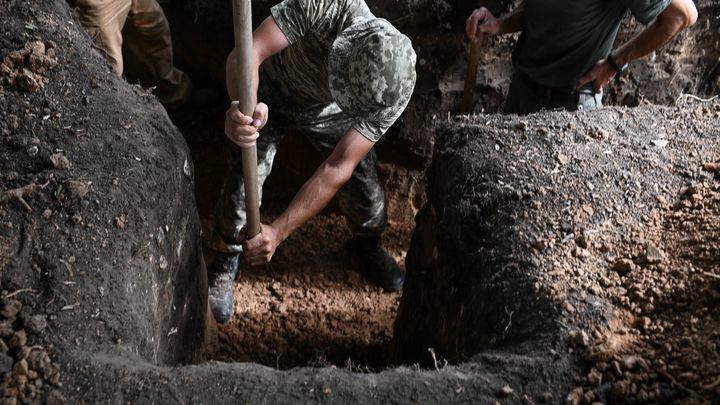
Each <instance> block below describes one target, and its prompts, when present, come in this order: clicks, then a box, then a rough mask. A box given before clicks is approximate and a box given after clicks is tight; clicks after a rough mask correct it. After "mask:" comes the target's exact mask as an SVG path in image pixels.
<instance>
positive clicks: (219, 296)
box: [208, 253, 240, 323]
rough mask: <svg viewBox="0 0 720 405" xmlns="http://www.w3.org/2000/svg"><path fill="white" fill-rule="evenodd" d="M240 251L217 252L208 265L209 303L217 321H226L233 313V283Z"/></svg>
mask: <svg viewBox="0 0 720 405" xmlns="http://www.w3.org/2000/svg"><path fill="white" fill-rule="evenodd" d="M239 256H240V255H239V254H238V253H231V254H228V253H216V254H215V259H214V260H213V262H212V264H211V265H210V266H209V267H208V303H209V305H210V310H211V311H212V314H213V316H214V317H215V321H217V322H219V323H225V322H227V321H229V320H230V318H231V317H232V314H233V283H234V282H235V278H236V277H237V274H238V258H239Z"/></svg>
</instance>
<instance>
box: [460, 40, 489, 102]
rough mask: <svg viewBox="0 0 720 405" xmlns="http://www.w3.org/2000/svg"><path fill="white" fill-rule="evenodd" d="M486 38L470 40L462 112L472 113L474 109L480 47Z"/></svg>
mask: <svg viewBox="0 0 720 405" xmlns="http://www.w3.org/2000/svg"><path fill="white" fill-rule="evenodd" d="M484 40H485V38H480V40H479V41H477V42H470V51H469V52H468V61H467V74H466V75H465V88H464V89H463V98H462V104H460V113H461V114H470V113H471V112H472V110H473V95H474V94H475V78H476V76H477V67H478V59H479V58H480V47H481V46H482V43H483V41H484Z"/></svg>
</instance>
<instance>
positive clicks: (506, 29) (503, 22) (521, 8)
mask: <svg viewBox="0 0 720 405" xmlns="http://www.w3.org/2000/svg"><path fill="white" fill-rule="evenodd" d="M524 29H525V3H520V5H518V6H517V7H516V8H515V9H514V10H513V11H512V12H510V13H509V14H505V15H504V16H502V17H501V18H500V32H498V34H510V33H513V32H518V31H523V30H524Z"/></svg>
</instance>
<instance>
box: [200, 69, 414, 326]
mask: <svg viewBox="0 0 720 405" xmlns="http://www.w3.org/2000/svg"><path fill="white" fill-rule="evenodd" d="M261 83H262V79H261ZM276 94H277V93H276ZM265 99H266V100H268V99H267V98H265ZM269 101H270V100H269ZM270 105H279V104H275V103H272V104H270ZM274 111H275V112H274V113H271V114H272V115H271V116H272V124H270V123H269V124H268V125H267V126H266V127H265V128H263V130H262V131H261V135H260V138H259V139H258V141H257V152H258V183H259V187H260V196H261V199H262V187H263V184H264V183H265V180H266V179H267V177H268V175H269V174H270V171H271V169H272V165H273V161H274V158H275V153H276V151H277V145H278V144H279V143H280V140H281V139H282V137H283V136H284V135H285V134H286V133H287V130H288V127H289V125H290V122H291V121H292V122H293V128H295V129H297V130H298V131H299V132H300V133H301V134H303V135H304V136H305V137H307V139H308V140H309V141H310V143H311V144H312V145H313V146H314V148H315V149H316V150H317V151H318V152H319V153H320V154H321V155H322V156H323V158H327V157H328V156H329V155H330V154H331V153H332V151H333V149H334V148H335V145H336V144H337V143H338V141H339V140H340V138H342V136H344V135H345V133H346V131H347V130H348V129H349V128H350V126H351V125H352V122H353V121H352V119H351V117H350V116H348V115H347V114H345V113H344V112H342V110H341V109H340V108H339V107H338V106H337V104H335V103H331V104H324V105H317V106H314V107H311V108H305V109H302V110H300V109H297V108H293V107H292V106H287V108H286V109H282V110H281V111H282V112H283V113H285V114H281V113H280V112H279V111H278V109H277V108H276V109H275V110H274ZM228 146H229V147H228V171H227V174H226V178H225V183H224V185H223V189H222V192H221V195H220V200H219V201H218V203H217V205H216V207H215V221H216V224H215V230H214V232H213V234H212V235H211V236H210V240H208V241H207V245H208V247H209V248H210V249H211V250H213V251H215V257H214V259H212V260H211V262H210V263H209V265H208V278H209V280H208V284H209V287H210V288H209V294H208V295H209V303H210V309H211V310H212V312H213V315H214V316H215V319H216V320H217V321H218V322H221V323H224V322H227V321H228V320H229V319H230V317H231V316H232V312H233V302H232V285H233V281H234V279H235V276H236V275H237V267H238V260H239V256H240V254H241V253H242V246H241V243H242V240H241V239H240V237H239V235H240V229H241V228H242V226H243V225H244V224H245V219H246V211H245V189H244V185H243V178H242V161H241V153H240V149H239V148H238V147H237V146H235V145H234V144H232V143H230V142H229V141H228ZM376 165H377V157H376V154H375V150H371V151H370V152H369V153H368V154H367V156H365V158H364V159H363V160H362V161H361V162H360V163H359V164H358V166H357V167H356V168H355V170H354V171H353V174H352V177H351V178H350V180H349V181H348V182H347V183H346V184H345V185H344V186H343V187H342V188H341V189H340V190H339V191H338V193H337V194H336V198H337V200H338V203H339V205H340V209H341V211H342V213H343V214H344V215H345V216H346V217H347V218H348V219H349V221H350V224H351V226H352V228H353V234H354V238H353V253H354V254H355V255H356V256H357V258H358V261H359V263H360V266H361V270H363V271H364V272H365V273H366V275H367V276H368V277H369V278H370V281H372V282H373V283H375V284H377V285H379V286H381V287H383V288H384V289H385V290H387V291H397V290H399V289H400V288H402V284H403V282H404V276H403V275H402V273H401V271H400V268H399V267H398V265H397V263H396V262H395V260H394V259H393V258H392V257H391V256H390V255H388V253H387V252H386V251H385V250H384V249H383V248H382V245H381V243H380V237H381V235H382V233H383V231H384V230H385V226H386V224H387V212H386V210H385V195H384V193H383V189H382V185H381V184H380V181H379V179H378V175H377V171H376Z"/></svg>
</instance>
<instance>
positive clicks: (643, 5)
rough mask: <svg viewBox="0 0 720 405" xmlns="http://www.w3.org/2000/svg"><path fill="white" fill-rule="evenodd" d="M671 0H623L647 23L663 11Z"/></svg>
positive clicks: (636, 16) (639, 19) (635, 15)
mask: <svg viewBox="0 0 720 405" xmlns="http://www.w3.org/2000/svg"><path fill="white" fill-rule="evenodd" d="M670 1H671V0H622V2H623V3H624V4H625V6H626V7H627V8H629V9H630V12H631V13H632V14H633V16H634V17H635V18H636V19H637V20H638V21H640V22H641V23H643V24H645V25H647V24H649V23H650V22H651V21H652V20H654V19H655V18H656V17H657V16H658V15H659V14H660V13H662V12H663V11H664V10H665V9H666V8H667V6H668V5H669V4H670Z"/></svg>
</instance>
